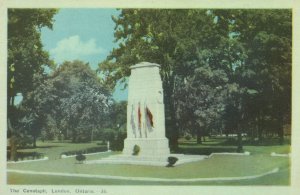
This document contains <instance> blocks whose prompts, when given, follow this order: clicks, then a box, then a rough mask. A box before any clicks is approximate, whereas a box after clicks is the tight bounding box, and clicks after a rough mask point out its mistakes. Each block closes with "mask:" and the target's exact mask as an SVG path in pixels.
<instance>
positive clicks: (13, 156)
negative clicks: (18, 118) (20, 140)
mask: <svg viewBox="0 0 300 195" xmlns="http://www.w3.org/2000/svg"><path fill="white" fill-rule="evenodd" d="M9 144H10V160H11V161H17V160H18V159H17V152H18V145H17V137H16V136H15V135H12V136H11V137H10V139H9Z"/></svg>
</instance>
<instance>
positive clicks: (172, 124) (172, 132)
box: [164, 77, 179, 151]
mask: <svg viewBox="0 0 300 195" xmlns="http://www.w3.org/2000/svg"><path fill="white" fill-rule="evenodd" d="M172 79H173V80H172ZM164 84H165V85H164V91H165V98H164V103H165V105H166V111H167V112H166V116H167V115H169V117H167V118H169V121H168V122H166V123H167V124H168V126H167V134H168V138H169V141H170V142H169V145H170V148H171V150H172V151H177V150H178V138H179V131H178V128H177V125H176V116H175V107H174V97H173V88H174V78H173V77H172V78H168V79H166V80H165V83H164ZM167 113H168V114H167Z"/></svg>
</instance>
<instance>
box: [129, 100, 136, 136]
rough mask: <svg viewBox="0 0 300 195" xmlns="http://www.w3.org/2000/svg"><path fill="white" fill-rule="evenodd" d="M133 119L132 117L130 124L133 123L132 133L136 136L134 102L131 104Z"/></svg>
mask: <svg viewBox="0 0 300 195" xmlns="http://www.w3.org/2000/svg"><path fill="white" fill-rule="evenodd" d="M131 108H132V109H131V119H130V124H131V127H132V133H133V135H134V137H136V127H135V120H134V118H135V114H134V113H135V107H134V105H133V104H132V105H131Z"/></svg>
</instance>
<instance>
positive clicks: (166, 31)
mask: <svg viewBox="0 0 300 195" xmlns="http://www.w3.org/2000/svg"><path fill="white" fill-rule="evenodd" d="M113 20H114V22H115V23H116V27H115V38H116V42H118V43H119V47H118V48H115V49H113V51H112V52H111V54H110V55H109V56H108V58H107V60H106V61H104V62H102V63H100V65H99V66H100V67H99V69H100V71H101V72H102V73H103V74H104V75H105V76H106V77H105V79H106V83H108V84H109V85H110V86H114V85H115V83H116V82H117V81H118V80H119V79H124V78H125V77H126V76H128V75H129V72H130V71H129V66H130V65H133V64H135V63H138V62H140V61H150V62H154V63H158V64H160V65H161V76H162V80H163V89H164V95H165V97H164V101H165V102H164V103H165V106H166V109H165V110H166V124H167V125H166V127H167V136H168V137H169V139H170V144H171V148H172V149H176V148H177V145H178V143H177V139H178V136H179V134H178V133H179V132H178V127H177V125H176V124H177V123H176V117H175V112H176V110H175V101H174V94H175V90H176V83H175V80H176V77H177V76H178V75H180V74H181V72H182V70H184V73H185V74H188V73H189V71H188V68H186V67H184V68H182V67H181V66H182V63H184V62H185V61H186V60H187V59H189V60H190V55H192V56H194V55H195V53H196V52H197V51H198V45H197V43H198V42H199V41H198V40H200V39H201V40H205V37H206V36H205V35H208V32H206V34H204V33H203V34H201V32H202V30H205V27H207V28H208V29H209V30H211V28H209V26H210V24H211V23H213V18H212V17H211V16H210V15H209V14H208V13H207V10H164V9H161V10H145V9H144V10H139V9H138V10H133V9H130V10H126V9H123V10H122V11H121V14H120V15H119V17H118V18H115V17H113ZM205 21H209V22H211V23H208V24H207V25H205V27H203V28H202V27H201V25H202V24H205ZM191 29H192V30H191ZM199 29H200V30H199ZM209 40H210V41H212V42H216V41H217V40H213V39H209ZM209 40H208V41H207V42H208V43H209ZM186 49H191V50H189V51H187V50H186ZM189 53H190V54H189ZM191 71H193V70H191Z"/></svg>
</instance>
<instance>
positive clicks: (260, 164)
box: [7, 142, 290, 185]
mask: <svg viewBox="0 0 300 195" xmlns="http://www.w3.org/2000/svg"><path fill="white" fill-rule="evenodd" d="M208 143H210V144H206V143H204V144H202V145H199V144H196V143H193V142H192V143H191V142H190V143H183V144H182V145H181V146H180V149H181V150H182V152H183V153H189V154H195V153H196V154H199V153H200V154H205V153H209V152H229V151H231V150H232V152H234V149H235V148H236V147H235V146H220V145H219V144H218V143H217V142H216V143H214V144H212V142H208ZM95 145H96V143H88V144H71V143H51V144H48V146H51V147H47V143H45V147H40V148H37V149H30V150H39V151H40V152H44V153H45V155H46V156H52V158H50V160H48V161H39V162H31V163H18V164H8V165H7V167H8V169H17V170H30V171H41V172H60V173H81V174H94V175H112V176H130V177H154V178H211V177H238V176H250V175H257V174H263V173H265V172H269V171H271V170H273V169H274V168H277V167H278V168H280V170H279V172H277V173H274V174H272V175H267V176H264V177H261V178H257V179H249V180H240V181H226V182H225V181H220V182H190V183H189V182H141V181H124V180H112V179H92V178H80V177H62V176H47V177H45V176H44V175H26V174H18V173H8V183H9V184H55V185H56V184H57V185H58V184H64V185H67V184H68V185H70V184H74V185H75V184H82V185H86V184H91V185H93V184H102V185H106V184H112V185H114V184H118V185H119V184H120V185H121V184H134V185H147V184H149V185H289V178H290V170H289V167H290V160H289V158H287V157H271V156H270V153H271V152H276V153H289V151H290V146H289V145H283V146H244V150H246V151H249V152H251V155H250V156H232V155H230V156H229V155H216V156H213V157H211V158H209V159H206V160H203V161H199V162H193V163H187V164H184V165H179V166H176V167H174V168H167V167H155V166H141V165H113V164H77V163H76V160H75V158H74V157H73V158H67V159H59V158H58V155H59V154H60V153H61V152H63V151H70V150H77V149H84V148H88V147H94V146H95ZM27 150H28V149H27ZM49 154H50V155H49ZM111 154H117V153H116V152H113V153H111ZM108 155H109V154H97V155H92V156H87V160H94V159H101V158H103V157H106V156H108ZM25 178H26V179H25Z"/></svg>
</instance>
